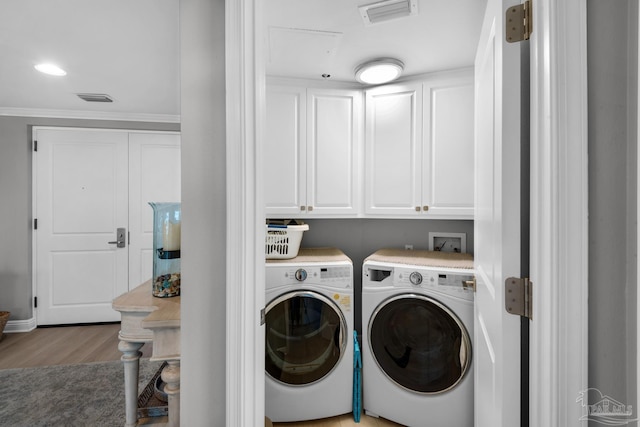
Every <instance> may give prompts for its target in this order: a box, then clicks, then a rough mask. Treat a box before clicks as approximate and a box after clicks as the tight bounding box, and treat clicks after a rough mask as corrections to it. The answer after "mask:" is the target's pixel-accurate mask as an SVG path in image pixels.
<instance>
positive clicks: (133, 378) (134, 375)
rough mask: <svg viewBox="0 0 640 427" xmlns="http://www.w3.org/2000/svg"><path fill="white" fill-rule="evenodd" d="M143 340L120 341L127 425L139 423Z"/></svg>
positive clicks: (132, 425)
mask: <svg viewBox="0 0 640 427" xmlns="http://www.w3.org/2000/svg"><path fill="white" fill-rule="evenodd" d="M143 345H144V343H143V342H129V341H120V343H119V344H118V350H120V351H121V352H122V357H121V358H120V360H122V362H123V364H124V399H125V424H124V425H125V427H135V426H136V425H137V424H138V379H139V373H140V356H142V352H140V348H141V347H142V346H143Z"/></svg>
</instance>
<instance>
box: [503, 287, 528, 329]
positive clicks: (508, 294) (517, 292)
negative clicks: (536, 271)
mask: <svg viewBox="0 0 640 427" xmlns="http://www.w3.org/2000/svg"><path fill="white" fill-rule="evenodd" d="M532 288H533V283H531V281H530V280H529V279H528V278H526V277H525V278H520V277H509V278H508V279H507V280H505V282H504V307H505V309H506V310H507V311H508V312H509V313H510V314H515V315H516V316H522V317H526V318H527V319H529V320H533V308H532V305H533V302H532V300H533V298H532V295H533V294H532Z"/></svg>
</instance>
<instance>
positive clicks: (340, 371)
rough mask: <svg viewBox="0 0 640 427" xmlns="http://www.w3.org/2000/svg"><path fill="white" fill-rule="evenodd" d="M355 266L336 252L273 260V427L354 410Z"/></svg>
mask: <svg viewBox="0 0 640 427" xmlns="http://www.w3.org/2000/svg"><path fill="white" fill-rule="evenodd" d="M353 299H354V298H353V264H352V262H351V260H350V259H349V258H348V257H347V256H346V255H345V254H344V253H343V252H342V251H340V250H338V249H335V248H313V249H309V248H307V249H305V248H302V249H300V251H299V252H298V256H297V257H296V258H293V259H288V260H267V264H266V301H267V307H266V310H265V326H266V332H265V333H266V343H265V371H266V375H265V377H266V380H265V381H266V382H265V413H266V416H267V417H269V418H270V419H271V421H274V422H287V421H303V420H313V419H317V418H326V417H332V416H335V415H340V414H346V413H348V412H351V411H352V393H353V324H354V321H353Z"/></svg>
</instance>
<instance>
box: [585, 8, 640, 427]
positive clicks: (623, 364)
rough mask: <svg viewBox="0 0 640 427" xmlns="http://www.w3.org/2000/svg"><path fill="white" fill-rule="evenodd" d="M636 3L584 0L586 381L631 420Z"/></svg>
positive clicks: (633, 390) (633, 396) (634, 309)
mask: <svg viewBox="0 0 640 427" xmlns="http://www.w3.org/2000/svg"><path fill="white" fill-rule="evenodd" d="M637 8H638V2H637V1H628V0H624V1H614V2H612V1H607V0H597V1H589V2H587V15H588V22H587V28H588V40H587V46H588V52H587V54H588V72H589V75H588V90H589V95H588V102H589V117H588V119H589V125H588V132H589V133H588V137H589V386H590V387H595V388H598V389H599V390H600V391H601V392H602V393H603V394H606V395H609V396H611V397H612V398H614V399H616V400H619V401H621V402H622V403H625V404H628V405H633V412H634V414H633V417H634V418H635V417H637V416H638V413H637V405H636V400H637V396H636V370H637V367H636V342H637V339H636V334H637V329H636V314H637V307H636V267H637V259H636V255H637V254H636V236H637V226H636V202H637V190H638V189H637V188H636V171H637V161H636V159H637V157H636V153H637V152H636V150H637V142H636V138H637V135H636V134H637V132H636V123H637V108H636V95H637V60H638V56H637V48H638V45H637V29H638V23H637V17H638V9H637ZM593 425H601V424H598V423H593Z"/></svg>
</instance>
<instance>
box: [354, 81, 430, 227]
mask: <svg viewBox="0 0 640 427" xmlns="http://www.w3.org/2000/svg"><path fill="white" fill-rule="evenodd" d="M365 105H366V121H365V123H366V131H365V141H366V142H365V156H366V158H365V213H366V214H390V215H392V214H396V215H397V214H400V215H417V214H420V211H421V210H422V189H421V173H422V84H420V83H409V84H397V85H388V86H382V87H378V88H375V89H371V90H368V91H366V104H365Z"/></svg>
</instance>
